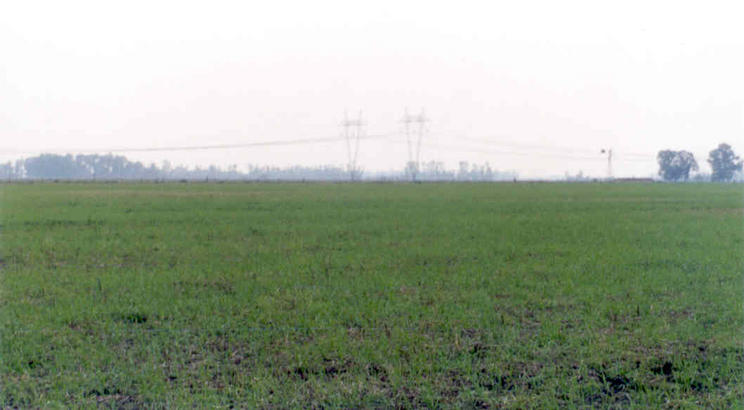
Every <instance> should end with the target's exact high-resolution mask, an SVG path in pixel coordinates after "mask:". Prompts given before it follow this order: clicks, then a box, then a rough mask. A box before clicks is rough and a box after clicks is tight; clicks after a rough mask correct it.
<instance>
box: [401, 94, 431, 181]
mask: <svg viewBox="0 0 744 410" xmlns="http://www.w3.org/2000/svg"><path fill="white" fill-rule="evenodd" d="M402 122H403V126H404V127H405V133H406V144H407V145H408V164H406V170H407V171H408V173H409V174H410V175H411V180H412V181H413V182H416V176H417V175H418V173H419V170H420V167H421V141H422V140H423V139H424V134H425V133H426V132H427V129H426V123H427V122H429V119H428V118H426V115H425V114H424V110H423V108H422V109H421V113H420V114H417V115H411V114H409V113H408V109H407V108H406V111H405V114H404V115H403V120H402Z"/></svg>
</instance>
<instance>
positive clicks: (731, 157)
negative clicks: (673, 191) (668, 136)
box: [656, 143, 744, 182]
mask: <svg viewBox="0 0 744 410" xmlns="http://www.w3.org/2000/svg"><path fill="white" fill-rule="evenodd" d="M656 161H657V162H658V163H659V176H661V177H662V178H663V179H664V180H665V181H687V180H689V179H690V172H692V171H697V170H698V169H699V167H698V163H697V161H696V160H695V156H694V155H693V154H692V153H691V152H689V151H674V150H662V151H659V153H658V155H657V156H656ZM743 162H744V161H742V160H741V159H740V158H739V157H738V156H737V155H736V154H735V153H734V150H733V149H732V148H731V146H730V145H728V144H725V143H722V144H719V145H718V148H716V149H714V150H712V151H710V153H709V155H708V164H710V167H711V169H712V171H713V172H712V174H711V175H710V180H711V181H715V182H728V181H731V180H732V179H733V178H734V176H735V174H736V173H737V172H739V171H741V170H742V164H743ZM692 179H693V180H696V181H702V180H705V179H707V178H703V176H702V175H696V176H695V177H694V178H692Z"/></svg>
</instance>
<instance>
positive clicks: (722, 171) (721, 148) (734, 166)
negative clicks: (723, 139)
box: [708, 144, 742, 181]
mask: <svg viewBox="0 0 744 410" xmlns="http://www.w3.org/2000/svg"><path fill="white" fill-rule="evenodd" d="M708 163H709V164H710V167H711V168H712V169H713V174H711V179H712V180H713V181H730V180H731V179H732V178H733V177H734V173H735V172H736V171H741V169H742V161H741V160H740V159H739V157H738V156H737V155H736V154H734V150H733V149H731V146H730V145H728V144H719V145H718V148H716V149H714V150H713V151H711V152H710V154H709V155H708Z"/></svg>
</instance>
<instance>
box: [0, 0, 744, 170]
mask: <svg viewBox="0 0 744 410" xmlns="http://www.w3.org/2000/svg"><path fill="white" fill-rule="evenodd" d="M738 4H739V2H736V1H731V2H715V1H705V2H702V1H696V2H683V1H638V2H634V1H622V2H604V1H597V0H594V1H585V2H584V1H581V2H577V1H510V2H495V1H488V2H467V1H458V2H454V1H451V2H446V3H440V2H433V1H420V2H419V1H416V2H413V1H409V2H403V1H379V0H377V1H365V2H354V1H312V2H310V1H296V2H295V1H262V2H258V1H255V2H254V1H235V2H227V1H200V2H189V1H183V0H180V1H141V2H140V1H127V2H112V1H111V2H110V1H100V0H98V1H64V2H62V1H16V2H4V3H3V5H2V6H0V159H1V160H7V159H11V158H17V157H20V156H22V155H25V156H28V155H31V154H33V153H37V152H40V151H54V152H68V151H72V152H76V151H80V150H104V151H105V150H112V149H119V148H147V147H172V146H200V145H214V144H240V143H250V142H264V141H282V140H298V139H312V138H327V137H336V136H339V135H340V133H341V129H340V127H339V123H340V122H341V120H342V119H343V115H344V111H345V110H348V111H349V112H350V113H356V112H357V111H359V110H363V115H364V119H365V121H366V123H367V126H366V133H368V134H370V135H380V134H383V135H385V138H377V139H367V140H363V141H362V142H361V146H360V150H359V161H360V163H361V165H362V166H363V167H364V168H365V169H367V170H386V169H393V168H401V167H402V165H403V163H404V162H405V161H406V158H407V152H406V145H405V137H404V136H403V134H402V125H401V123H400V120H401V117H402V116H403V112H404V110H405V109H406V107H408V108H409V110H410V111H411V112H415V111H419V110H421V109H422V108H423V109H425V111H426V115H427V116H428V118H429V119H430V120H431V121H430V122H429V123H428V129H429V132H428V134H427V136H426V138H425V139H424V141H423V143H422V154H421V156H422V160H424V161H428V160H441V161H444V162H445V163H447V165H448V166H450V167H454V166H455V165H456V163H457V161H459V160H468V161H471V162H485V161H488V162H489V163H490V164H491V166H492V167H494V168H497V169H502V170H517V171H518V172H519V173H520V175H523V176H531V177H534V176H547V175H562V174H563V173H564V172H566V171H568V172H570V173H572V174H573V173H576V172H578V171H579V170H583V171H584V173H589V174H592V175H595V176H603V175H604V173H605V172H606V161H605V159H603V157H602V155H600V154H599V151H600V149H602V148H612V149H613V150H614V152H615V153H616V155H615V157H616V161H615V163H614V171H615V174H616V175H619V176H631V175H636V176H647V175H650V174H652V173H655V171H656V168H657V167H656V164H655V160H654V157H655V154H656V152H657V151H658V150H659V149H665V148H672V149H687V150H690V151H693V152H694V153H695V154H696V157H697V159H698V162H699V163H700V164H701V166H702V168H703V170H706V169H707V164H705V159H706V158H707V153H708V151H710V150H711V149H713V148H715V146H716V145H717V144H718V143H719V142H724V141H725V142H728V143H730V144H731V145H732V146H733V147H734V149H735V150H737V152H738V153H739V154H744V24H742V16H743V15H744V7H740V6H738ZM125 155H127V156H128V157H130V158H134V159H139V160H143V161H147V162H152V161H155V162H160V161H161V160H163V159H166V158H167V159H170V160H171V161H172V162H175V163H184V164H190V165H195V164H202V165H205V164H209V163H223V164H228V163H235V164H238V165H240V166H243V165H245V164H247V163H253V164H276V165H286V164H291V163H302V164H339V165H340V164H344V163H345V162H346V147H345V145H344V143H343V142H342V141H334V142H325V143H317V144H305V145H287V146H261V147H246V148H234V149H228V150H202V151H174V152H167V151H157V152H127V153H125Z"/></svg>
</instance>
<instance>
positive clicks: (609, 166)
mask: <svg viewBox="0 0 744 410" xmlns="http://www.w3.org/2000/svg"><path fill="white" fill-rule="evenodd" d="M601 153H602V154H607V179H612V148H610V149H603V150H602V151H601Z"/></svg>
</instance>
